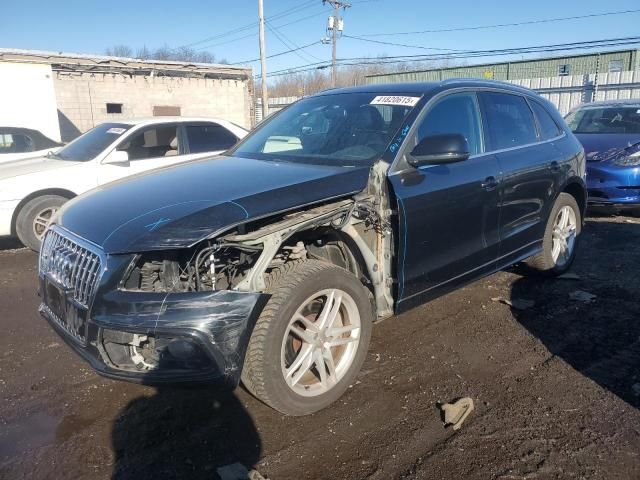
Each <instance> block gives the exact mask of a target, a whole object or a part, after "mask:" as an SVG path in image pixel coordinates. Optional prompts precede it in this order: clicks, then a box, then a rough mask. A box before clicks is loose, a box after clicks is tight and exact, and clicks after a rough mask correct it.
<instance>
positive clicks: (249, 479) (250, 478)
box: [217, 463, 268, 480]
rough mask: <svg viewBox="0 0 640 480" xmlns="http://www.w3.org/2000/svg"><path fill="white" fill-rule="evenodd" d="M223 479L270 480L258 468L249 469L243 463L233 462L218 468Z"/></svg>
mask: <svg viewBox="0 0 640 480" xmlns="http://www.w3.org/2000/svg"><path fill="white" fill-rule="evenodd" d="M217 472H218V476H219V477H220V479H221V480H268V479H266V478H265V477H263V476H262V475H260V473H259V472H258V471H257V470H248V469H247V467H245V466H244V465H242V464H241V463H232V464H230V465H225V466H224V467H220V468H218V469H217Z"/></svg>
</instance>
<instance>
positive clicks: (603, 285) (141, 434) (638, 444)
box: [0, 217, 640, 480]
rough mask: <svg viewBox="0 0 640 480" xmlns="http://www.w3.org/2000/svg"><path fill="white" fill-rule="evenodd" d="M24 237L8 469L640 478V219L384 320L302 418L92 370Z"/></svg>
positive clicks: (57, 474) (131, 474) (14, 323)
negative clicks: (40, 286) (60, 324)
mask: <svg viewBox="0 0 640 480" xmlns="http://www.w3.org/2000/svg"><path fill="white" fill-rule="evenodd" d="M16 246H17V245H16V244H15V243H11V242H8V243H7V242H5V243H4V244H0V248H4V250H2V251H0V292H2V294H1V295H0V332H2V334H1V335H0V478H2V479H11V480H19V479H44V478H51V479H61V478H77V479H103V478H117V479H127V478H135V479H136V480H144V479H158V478H163V479H164V478H206V479H215V478H217V473H216V471H217V468H218V467H220V466H222V465H227V464H229V463H233V462H241V463H243V464H244V465H247V466H249V467H255V468H256V469H257V470H258V471H259V472H260V473H261V474H262V475H264V476H265V477H268V478H270V479H272V480H277V479H297V478H312V479H315V478H336V479H338V478H340V479H342V478H344V479H363V478H371V479H388V478H406V479H448V478H469V479H488V478H498V479H525V478H526V479H534V478H535V479H546V478H558V479H573V478H576V479H583V478H588V479H592V478H593V479H600V478H602V479H607V480H610V479H618V478H619V479H638V478H640V302H639V301H638V297H639V296H640V276H639V275H638V265H640V219H634V218H628V217H598V218H591V219H589V220H588V222H587V226H586V228H585V230H584V234H583V236H582V243H581V245H580V251H579V255H578V259H577V261H576V263H575V266H574V268H573V270H572V272H573V273H575V274H577V276H578V278H566V279H554V280H549V279H546V280H544V279H540V278H527V277H525V276H523V275H522V272H521V271H519V270H518V269H514V270H513V271H508V272H500V273H498V274H496V275H493V276H492V277H489V278H487V279H484V280H482V281H480V282H476V283H474V284H472V285H469V286H467V287H466V288H463V289H461V290H458V291H457V292H454V293H452V294H449V295H447V296H445V297H442V298H440V299H438V300H436V301H433V302H431V303H429V304H427V305H424V306H422V307H419V308H416V309H414V310H412V311H410V312H408V313H406V314H404V315H401V316H398V317H394V318H392V319H389V320H387V321H385V322H383V323H382V324H380V325H378V326H377V327H376V328H375V329H374V335H373V339H372V345H371V348H370V352H369V355H368V359H367V361H366V363H365V365H364V368H363V370H362V372H361V374H360V375H359V377H358V380H357V382H355V383H354V385H353V386H352V388H351V389H350V390H349V391H348V392H347V394H346V395H345V396H344V397H343V398H342V399H341V400H340V401H338V402H337V403H336V404H335V405H333V406H332V407H330V408H328V409H326V410H325V411H322V412H319V413H317V414H315V415H313V416H310V417H304V418H287V417H283V416H281V415H279V414H278V413H276V412H274V411H272V410H270V409H269V408H267V407H265V406H264V405H262V404H261V403H259V402H258V401H256V400H255V399H253V398H252V397H251V396H250V395H248V394H247V393H246V392H245V391H243V390H241V389H238V390H237V391H235V392H234V393H231V394H226V395H217V394H216V393H214V392H212V391H210V390H207V389H203V388H200V389H196V388H193V389H155V388H151V387H144V386H139V385H132V384H126V383H119V382H115V381H111V380H107V379H104V378H101V377H99V376H97V375H95V374H94V373H93V372H92V371H91V370H90V369H89V368H88V367H87V365H85V364H84V363H83V362H82V361H81V360H80V359H79V358H78V357H77V356H76V355H75V354H74V353H73V352H71V351H70V349H69V348H68V347H67V346H66V345H65V344H64V343H63V342H62V341H61V340H60V339H59V338H58V337H57V336H56V334H55V333H54V332H53V331H51V329H50V328H49V327H48V326H47V325H46V324H45V322H44V321H43V320H41V319H40V318H39V316H38V314H37V312H36V308H37V305H38V298H37V295H36V292H35V289H36V264H35V262H36V256H35V255H34V254H33V253H31V252H29V251H26V250H24V249H17V250H12V248H15V247H16ZM523 300H527V301H533V302H534V303H533V305H532V304H531V302H523ZM509 303H511V304H512V305H509ZM516 307H518V308H516ZM463 396H469V397H472V398H473V400H474V401H475V406H476V409H475V411H474V412H473V413H472V414H471V415H470V416H469V418H468V419H467V421H466V422H465V423H464V425H463V427H462V428H461V429H460V430H458V431H453V430H452V429H450V428H447V429H445V428H444V427H443V425H442V422H441V419H440V415H439V412H438V410H437V407H436V405H437V402H438V401H445V402H446V401H450V400H452V399H455V398H457V397H463Z"/></svg>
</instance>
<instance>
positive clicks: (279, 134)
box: [230, 93, 420, 166]
mask: <svg viewBox="0 0 640 480" xmlns="http://www.w3.org/2000/svg"><path fill="white" fill-rule="evenodd" d="M419 99H420V97H419V95H415V96H390V95H384V96H376V95H374V94H371V93H342V94H333V95H321V96H317V97H310V98H306V99H303V100H300V101H299V102H296V103H294V104H293V105H291V106H290V107H289V108H287V109H286V110H284V111H282V112H280V113H278V114H277V116H275V117H274V118H272V119H269V120H267V122H266V123H265V124H264V125H263V126H262V127H260V128H258V129H257V130H256V131H254V133H252V134H250V135H249V136H248V137H247V139H245V141H244V142H242V143H241V144H240V145H239V146H238V147H237V148H236V149H235V150H232V151H231V152H230V153H231V154H233V155H237V156H240V157H248V158H257V159H260V160H279V161H289V162H305V163H321V164H328V165H338V166H353V165H361V164H363V163H367V162H371V161H373V160H375V159H377V158H379V157H380V156H381V155H382V153H383V152H384V151H385V149H386V148H387V145H388V144H389V142H390V141H391V139H392V138H393V136H394V134H395V132H396V131H397V130H398V129H399V128H400V126H401V125H402V123H403V121H404V119H405V118H406V116H407V114H408V113H409V112H410V111H411V109H412V108H413V107H414V106H415V104H416V103H417V102H418V100H419Z"/></svg>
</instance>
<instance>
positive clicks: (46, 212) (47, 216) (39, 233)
mask: <svg viewBox="0 0 640 480" xmlns="http://www.w3.org/2000/svg"><path fill="white" fill-rule="evenodd" d="M57 211H58V207H47V208H44V209H42V210H41V211H40V212H38V214H37V215H36V216H35V218H34V219H33V233H34V234H35V236H36V238H37V239H38V240H42V237H43V236H44V232H45V231H46V230H47V227H48V226H49V224H50V223H51V218H52V217H53V215H54V214H55V213H56V212H57Z"/></svg>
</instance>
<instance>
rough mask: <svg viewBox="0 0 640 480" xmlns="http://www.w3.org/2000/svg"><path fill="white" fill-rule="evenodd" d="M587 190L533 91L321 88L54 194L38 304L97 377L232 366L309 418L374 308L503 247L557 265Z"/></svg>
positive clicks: (453, 279)
mask: <svg viewBox="0 0 640 480" xmlns="http://www.w3.org/2000/svg"><path fill="white" fill-rule="evenodd" d="M585 203H586V193H585V159H584V152H583V149H582V147H581V146H580V144H579V143H578V141H577V140H576V139H575V138H574V136H573V135H572V133H571V132H570V131H569V129H568V128H567V126H566V124H565V123H564V121H563V120H562V118H561V117H560V115H559V114H558V112H557V111H556V110H555V109H554V107H553V106H551V104H549V103H548V102H547V101H546V100H544V99H542V98H541V97H539V96H538V95H536V94H535V93H533V92H531V91H530V90H526V89H522V88H519V87H515V86H511V85H507V84H502V83H497V82H487V81H473V80H456V81H445V82H441V83H425V84H419V83H416V84H405V85H376V86H364V87H358V88H348V89H338V90H331V91H327V92H324V93H321V94H319V95H315V96H312V97H308V98H305V99H303V100H300V101H298V102H296V103H295V104H293V105H291V106H290V107H288V108H286V109H285V110H283V111H281V112H279V113H277V114H275V115H273V116H272V117H271V118H269V119H268V120H267V121H265V122H264V123H263V124H261V125H260V126H259V127H258V128H257V129H256V130H255V131H254V132H253V133H251V134H250V135H249V136H248V137H246V138H245V139H244V141H242V142H241V143H240V144H239V145H238V146H236V147H235V148H233V149H232V150H231V151H229V152H227V153H226V154H224V155H221V156H218V157H214V158H211V159H207V160H198V161H193V162H190V163H187V164H182V165H178V166H173V167H168V168H164V169H160V170H156V171H154V172H151V173H147V174H143V175H139V176H137V177H133V178H129V179H126V180H123V181H119V182H116V183H113V184H110V185H108V186H105V187H100V188H98V189H95V190H93V191H91V192H89V193H87V194H85V195H82V196H81V197H78V198H76V199H75V200H73V201H71V202H69V203H67V204H66V205H65V206H64V208H63V209H62V210H61V211H60V212H59V214H58V216H57V218H56V219H55V221H54V222H53V225H52V226H51V227H50V228H49V230H48V232H47V234H46V238H45V239H44V244H43V247H42V250H41V254H40V260H39V261H40V268H39V278H40V294H41V296H42V305H41V307H40V311H41V313H42V315H43V316H44V317H45V318H46V319H47V320H49V322H50V323H51V325H52V326H53V328H54V329H55V330H56V331H58V332H59V333H60V335H61V336H62V337H63V338H64V339H65V340H67V342H68V343H69V345H71V346H72V347H73V348H74V349H75V350H76V351H77V352H78V353H79V354H80V355H82V357H84V358H85V359H86V360H87V361H88V362H90V363H91V365H92V366H93V367H94V368H95V369H96V370H97V371H98V372H100V373H101V374H103V375H106V376H108V377H112V378H118V379H123V380H130V381H136V382H143V383H146V384H159V383H163V382H168V383H181V382H187V383H194V382H211V383H217V384H218V385H220V387H222V388H233V387H236V386H237V385H238V383H239V382H240V381H242V382H243V384H244V385H245V387H246V388H247V389H248V390H249V391H250V392H252V393H253V394H254V395H255V396H256V397H258V398H259V399H261V400H262V401H264V402H265V403H267V404H268V405H271V406H272V407H273V408H275V409H277V410H279V411H280V412H283V413H286V414H291V415H304V414H308V413H311V412H314V411H317V410H319V409H321V408H323V407H325V406H327V405H329V404H330V403H331V402H333V401H335V400H336V399H337V398H338V397H340V395H341V394H342V393H344V391H345V389H347V388H348V386H349V385H350V384H351V383H352V382H353V381H354V378H355V376H356V375H357V373H358V371H359V369H360V367H361V365H362V363H363V361H364V359H365V356H366V352H367V347H368V344H369V338H370V336H371V329H372V325H373V323H375V322H376V321H379V320H381V319H384V318H385V317H389V316H391V315H393V314H394V313H398V312H402V311H404V310H406V309H408V308H411V307H413V306H415V305H418V304H420V303H421V302H424V301H427V300H429V299H432V298H434V297H437V296H439V295H442V294H444V293H446V292H448V291H450V290H452V289H454V288H457V287H459V286H461V285H463V284H465V283H467V282H470V281H472V280H475V279H478V278H480V277H482V276H485V275H488V274H491V273H493V272H495V271H497V270H500V269H502V268H504V267H506V266H509V265H512V264H514V263H517V262H521V261H525V260H526V261H527V262H528V263H529V264H530V266H531V269H535V270H538V271H541V272H544V273H547V274H559V273H562V272H564V271H566V270H567V269H568V268H569V266H570V265H571V262H572V261H573V258H574V256H575V253H576V245H577V241H578V237H579V235H580V230H581V227H582V217H583V213H584V209H585Z"/></svg>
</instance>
